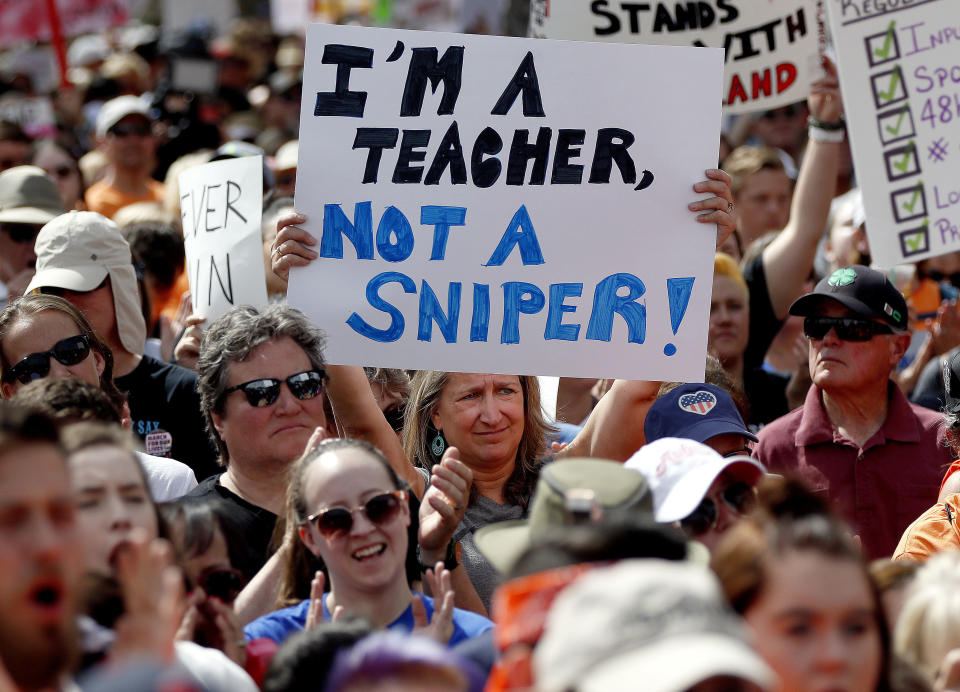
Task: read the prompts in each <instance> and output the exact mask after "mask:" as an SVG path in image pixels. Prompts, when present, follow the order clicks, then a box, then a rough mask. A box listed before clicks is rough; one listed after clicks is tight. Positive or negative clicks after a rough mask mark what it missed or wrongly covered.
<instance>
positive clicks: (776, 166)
mask: <svg viewBox="0 0 960 692" xmlns="http://www.w3.org/2000/svg"><path fill="white" fill-rule="evenodd" d="M722 168H723V170H725V171H726V172H727V173H729V174H730V177H731V178H732V181H731V182H730V192H732V193H733V196H734V197H737V195H739V194H740V191H741V190H743V186H744V184H745V183H746V181H747V178H748V177H750V176H751V175H753V174H754V173H757V172H758V171H767V170H769V171H781V172H783V174H784V175H786V170H785V169H784V167H783V160H782V159H781V158H780V156H779V155H777V150H776V149H772V148H770V147H752V146H748V145H743V146H739V147H737V148H736V149H734V150H733V151H731V152H730V155H729V156H727V158H725V159H724V160H723V166H722Z"/></svg>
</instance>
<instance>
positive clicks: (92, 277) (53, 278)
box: [26, 266, 108, 293]
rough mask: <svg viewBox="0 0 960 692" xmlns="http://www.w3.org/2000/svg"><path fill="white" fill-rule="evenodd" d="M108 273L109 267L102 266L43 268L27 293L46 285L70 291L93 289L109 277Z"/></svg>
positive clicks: (31, 281)
mask: <svg viewBox="0 0 960 692" xmlns="http://www.w3.org/2000/svg"><path fill="white" fill-rule="evenodd" d="M107 274H108V272H107V269H106V268H105V267H102V266H86V267H71V268H69V269H67V268H61V267H50V268H49V269H41V270H40V271H38V272H37V273H36V274H34V276H33V279H31V280H30V285H29V286H27V290H26V293H31V292H33V291H35V290H37V289H39V288H43V287H44V286H53V287H55V288H63V289H66V290H68V291H92V290H93V289H95V288H96V287H97V286H99V285H100V283H101V282H102V281H103V280H104V279H105V278H107Z"/></svg>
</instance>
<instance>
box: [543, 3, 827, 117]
mask: <svg viewBox="0 0 960 692" xmlns="http://www.w3.org/2000/svg"><path fill="white" fill-rule="evenodd" d="M816 10H817V2H816V0H699V2H618V1H617V0H563V2H556V0H554V1H553V2H551V1H550V0H531V2H530V35H531V36H535V37H537V38H563V39H575V40H581V41H614V42H617V43H646V44H652V45H666V46H714V47H718V48H723V49H724V51H725V66H724V89H723V103H724V110H725V112H727V113H747V112H750V111H756V110H764V109H770V108H777V107H778V106H785V105H787V104H789V103H794V102H796V101H802V100H804V99H805V98H806V97H807V93H808V92H809V88H810V83H811V82H812V81H813V80H814V79H816V78H817V77H818V76H819V75H820V71H819V57H818V54H819V53H818V34H817V14H816Z"/></svg>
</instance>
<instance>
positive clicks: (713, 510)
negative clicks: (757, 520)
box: [680, 481, 757, 536]
mask: <svg viewBox="0 0 960 692" xmlns="http://www.w3.org/2000/svg"><path fill="white" fill-rule="evenodd" d="M720 499H721V500H722V501H723V504H725V505H726V506H727V507H729V508H730V510H731V511H733V512H735V513H736V514H739V515H740V516H745V515H746V514H748V513H749V512H750V510H751V509H753V507H754V505H755V504H756V502H757V496H756V494H755V493H754V492H753V488H752V487H751V486H750V485H749V484H747V483H744V482H743V481H737V482H736V483H731V484H730V485H728V486H727V487H726V488H724V489H723V492H722V493H720ZM719 518H720V508H719V507H717V503H716V501H715V500H714V499H713V498H712V497H705V498H703V500H701V501H700V504H699V505H697V508H696V509H695V510H693V511H692V512H690V514H688V515H687V516H686V517H684V518H683V519H681V520H680V526H681V528H683V530H684V531H686V532H687V534H689V535H690V536H701V535H703V534H705V533H706V532H707V531H709V530H710V529H712V528H714V527H715V526H716V525H717V519H719Z"/></svg>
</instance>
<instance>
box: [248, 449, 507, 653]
mask: <svg viewBox="0 0 960 692" xmlns="http://www.w3.org/2000/svg"><path fill="white" fill-rule="evenodd" d="M407 492H408V489H407V487H406V485H405V484H404V483H402V482H401V481H400V479H399V477H398V476H397V474H396V472H395V471H394V470H393V468H392V467H391V466H390V464H389V462H388V461H387V460H386V459H385V458H384V457H383V455H382V454H381V453H380V452H378V451H377V450H376V448H374V447H372V446H371V445H369V444H367V443H365V442H361V441H359V440H351V439H345V438H337V439H330V440H325V441H323V442H321V443H320V444H318V445H317V446H315V447H313V448H312V449H310V450H309V451H308V452H307V453H305V454H304V455H303V456H302V457H301V458H300V459H299V460H298V461H297V463H296V465H295V466H294V468H293V470H292V471H291V475H290V485H289V489H288V493H287V537H288V539H292V540H293V541H294V542H295V544H296V545H295V547H293V549H292V550H290V551H289V552H288V554H287V561H286V564H285V566H284V575H283V581H282V584H281V589H280V596H279V598H278V605H287V604H288V603H290V601H293V602H295V603H296V605H289V606H288V607H285V608H281V609H280V610H277V611H275V612H273V613H270V614H268V615H265V616H263V617H261V618H258V619H257V620H254V621H253V622H252V623H250V624H249V625H247V627H246V628H245V629H244V633H245V635H246V637H247V639H248V640H251V639H259V638H268V639H272V640H274V641H276V642H277V643H280V642H282V641H284V640H285V639H286V638H287V637H288V636H289V635H291V634H293V633H295V632H297V631H299V630H302V629H304V628H309V627H311V626H313V625H315V624H317V623H319V622H321V621H324V620H330V619H331V618H332V619H337V618H339V617H342V616H347V617H360V618H363V619H365V620H367V621H368V622H369V623H370V624H371V625H372V626H373V627H375V628H378V629H382V628H386V629H391V630H398V631H403V632H410V631H413V630H414V629H417V630H420V631H421V632H422V633H425V634H429V635H431V636H433V637H434V638H435V639H438V640H440V641H442V643H444V644H449V645H451V646H452V645H454V644H457V643H459V642H460V641H463V640H465V639H468V638H470V637H472V636H475V635H477V634H480V633H482V632H484V631H486V630H488V629H490V628H491V627H492V626H493V623H491V622H490V621H489V620H488V619H487V618H485V617H482V616H480V615H477V614H476V613H471V612H468V611H463V610H459V609H457V608H454V607H453V591H452V589H451V586H450V577H449V573H448V572H447V571H446V569H444V568H442V566H441V565H439V564H438V565H437V566H438V567H440V569H439V570H438V571H437V572H434V571H433V570H428V571H427V572H426V575H425V576H426V579H427V581H428V582H429V583H430V585H431V587H432V592H433V594H434V596H435V597H436V602H434V600H433V599H431V598H429V597H427V596H424V595H421V594H418V593H415V592H413V591H411V589H410V586H409V583H408V581H407V575H406V570H405V558H406V554H407V541H408V535H407V526H408V525H409V523H410V510H409V505H408V504H407ZM294 534H295V536H296V538H293V535H294ZM310 556H313V557H315V558H319V560H320V561H321V562H322V566H323V572H320V571H318V572H317V573H316V574H315V576H314V579H313V583H312V586H311V594H310V595H311V598H310V599H308V600H305V601H300V602H297V601H299V599H297V598H296V596H295V594H296V593H297V588H296V586H297V582H298V580H299V579H300V578H301V577H300V575H301V574H302V569H301V565H302V564H303V563H304V561H306V560H307V559H308V558H309V557H310ZM328 581H329V592H328V593H324V587H325V585H326V582H328Z"/></svg>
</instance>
